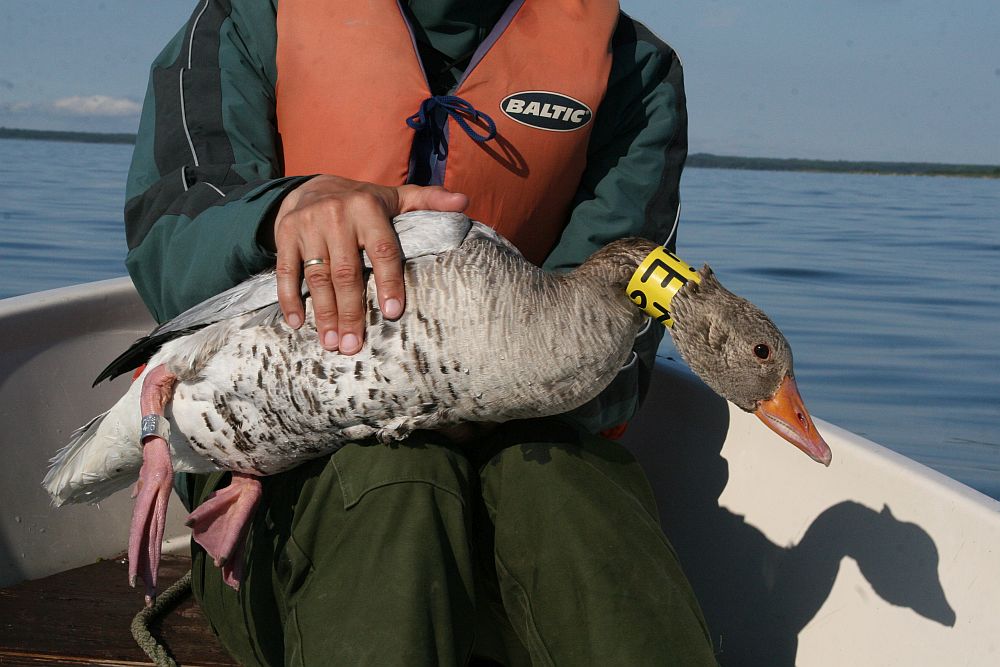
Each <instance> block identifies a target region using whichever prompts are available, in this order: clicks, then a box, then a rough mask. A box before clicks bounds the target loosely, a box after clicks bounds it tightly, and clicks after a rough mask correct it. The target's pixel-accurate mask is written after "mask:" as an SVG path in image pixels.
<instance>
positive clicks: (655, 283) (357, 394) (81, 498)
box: [43, 211, 831, 603]
mask: <svg viewBox="0 0 1000 667" xmlns="http://www.w3.org/2000/svg"><path fill="white" fill-rule="evenodd" d="M393 224H394V227H395V230H396V232H397V235H398V237H399V242H400V247H401V250H402V253H403V256H404V258H405V265H404V278H405V289H406V303H407V304H408V306H407V308H406V310H405V312H404V313H403V315H402V316H401V317H400V318H399V319H397V320H395V321H391V320H388V319H386V318H384V317H382V314H381V312H380V311H379V307H378V298H377V294H376V287H375V283H374V279H373V278H372V277H371V276H370V273H369V276H368V283H367V297H366V299H367V324H366V338H365V343H364V345H363V347H362V349H361V350H360V352H358V353H357V354H355V355H353V356H345V355H341V354H338V353H336V352H327V351H325V350H324V349H323V348H322V347H321V346H320V345H319V342H318V337H317V333H316V328H315V322H314V319H313V314H312V309H311V300H310V299H309V298H308V295H307V294H306V293H305V292H303V296H304V297H305V298H306V322H305V324H304V325H303V326H302V327H301V328H300V329H298V330H296V329H292V328H291V327H289V326H288V325H287V324H286V323H285V321H284V319H283V318H282V316H281V311H280V309H279V307H278V304H277V298H276V279H275V275H274V273H273V272H265V273H263V274H260V275H258V276H255V277H253V278H251V279H249V280H247V281H246V282H244V283H242V284H240V285H237V286H236V287H234V288H232V289H230V290H228V291H226V292H223V293H222V294H220V295H218V296H216V297H213V298H211V299H208V300H206V301H205V302H203V303H201V304H198V305H196V306H194V307H193V308H191V309H190V310H188V311H186V312H184V313H182V314H181V315H179V316H177V317H176V318H174V319H173V320H171V321H169V322H167V323H165V324H163V325H161V326H159V327H157V328H156V329H154V330H153V331H152V332H151V333H150V334H149V335H148V336H146V337H144V338H141V339H139V340H138V341H136V343H135V344H134V345H133V346H132V347H131V348H129V350H127V351H125V352H124V353H123V354H122V355H121V356H119V357H118V358H117V359H115V360H114V361H113V362H112V363H111V364H110V365H109V366H108V368H107V369H105V371H104V372H102V373H101V375H100V376H99V377H98V379H97V380H96V381H95V385H96V384H97V382H100V381H101V380H103V379H105V378H108V377H113V376H115V375H118V374H121V373H123V372H126V371H128V370H131V369H133V368H136V367H139V366H141V364H142V363H143V362H146V366H145V368H144V369H143V370H142V372H141V374H139V375H138V376H137V377H136V379H135V381H134V382H133V383H132V385H131V386H130V388H129V389H128V390H127V391H126V392H125V394H124V396H123V397H122V398H121V399H120V400H119V401H118V402H117V403H116V404H115V405H114V406H113V407H112V408H111V409H110V410H108V411H107V412H105V413H103V414H101V415H98V416H96V417H94V419H92V420H91V421H90V422H89V423H87V424H86V425H84V426H83V427H81V428H80V429H78V430H77V431H76V432H75V433H74V434H73V435H72V437H71V440H70V442H69V444H68V445H66V446H65V447H64V448H63V449H62V450H61V451H60V452H59V453H58V454H56V456H55V457H54V458H53V459H52V461H51V467H50V470H49V471H48V474H47V475H46V477H45V479H44V481H43V486H44V487H45V489H46V490H47V491H48V493H49V494H50V496H51V498H52V500H53V504H54V505H56V506H60V505H63V504H66V503H80V502H88V503H95V502H98V501H99V500H101V499H103V498H105V497H107V496H108V495H110V494H111V493H114V492H115V491H118V490H120V489H123V488H125V487H127V486H129V485H130V484H131V483H132V482H134V481H136V479H138V481H137V482H136V487H135V496H136V504H135V510H134V513H133V518H132V525H131V531H130V537H129V580H130V583H131V585H132V586H135V584H136V579H137V577H139V576H141V577H142V578H143V581H144V583H145V588H146V601H147V603H149V602H150V601H151V600H152V598H153V596H154V595H155V590H156V578H157V565H158V562H159V556H160V543H161V541H162V537H163V529H164V524H165V520H166V504H167V500H168V498H169V495H170V492H171V486H172V480H173V473H175V472H191V473H209V472H213V471H219V470H229V471H232V472H233V475H232V481H231V482H230V485H229V486H228V487H226V488H223V489H220V490H218V491H216V492H215V494H213V496H211V497H210V498H209V499H208V500H206V502H204V503H203V504H202V505H201V506H199V507H198V508H197V509H195V511H194V512H192V513H191V515H190V516H189V518H188V525H189V526H190V527H191V528H192V533H193V537H194V539H195V540H196V541H198V542H199V543H200V544H202V546H204V547H205V548H206V551H207V552H208V553H209V554H210V555H211V556H212V557H213V559H214V561H215V563H216V565H217V566H219V567H221V568H222V570H223V575H224V577H225V579H226V581H227V583H229V584H230V585H232V586H233V587H238V586H239V579H240V576H241V563H242V557H241V553H242V552H241V549H242V543H243V538H244V537H245V531H246V529H247V527H248V525H249V519H250V517H252V515H253V512H254V510H255V508H256V505H257V503H258V502H259V499H260V488H261V487H260V482H259V478H260V477H262V476H267V475H272V474H276V473H279V472H282V471H284V470H288V469H290V468H292V467H294V466H296V465H298V464H300V463H302V462H303V461H306V460H308V459H311V458H316V457H320V456H324V455H326V454H329V453H331V452H333V451H335V450H336V449H337V448H338V447H340V446H341V445H343V444H345V443H347V442H352V441H359V440H364V439H376V440H378V441H382V442H393V441H399V440H403V439H404V438H405V437H406V436H407V435H408V434H409V433H411V432H412V431H414V430H417V429H447V428H448V427H452V426H456V425H460V424H463V423H469V422H492V423H500V422H506V421H510V420H515V419H530V418H536V417H545V416H549V415H555V414H560V413H564V412H567V411H569V410H572V409H573V408H575V407H578V406H580V405H582V404H584V403H586V402H587V401H589V400H590V399H592V398H593V397H595V396H596V395H597V394H598V393H600V391H601V390H603V389H604V387H606V386H607V385H608V384H609V383H610V382H611V380H612V379H613V378H614V377H615V375H616V374H617V373H618V371H619V369H620V368H621V367H622V366H623V364H625V363H626V362H627V361H628V360H629V357H630V354H631V353H632V352H631V350H632V342H633V340H634V339H635V336H636V335H637V334H638V333H639V332H640V330H641V329H642V328H643V327H644V326H649V322H650V320H651V319H652V317H651V316H650V315H648V314H647V313H650V314H651V315H652V316H653V317H655V319H656V320H657V321H660V322H662V323H663V324H665V325H666V326H667V327H668V330H669V331H670V333H671V335H672V336H673V339H674V341H675V344H676V347H677V349H678V351H679V352H680V354H681V356H682V357H683V358H684V359H685V361H686V362H687V363H688V365H689V367H690V368H691V369H692V370H693V371H694V372H695V373H696V374H697V375H699V376H700V377H701V378H702V379H703V380H704V381H705V383H706V384H708V386H710V387H711V388H712V389H713V390H715V391H716V392H717V393H719V394H720V395H721V396H723V397H724V398H726V399H728V400H730V401H732V402H733V403H734V404H736V405H737V406H738V407H740V408H741V409H743V410H746V411H748V412H753V413H755V414H757V415H758V416H759V417H760V418H761V420H762V421H764V423H765V424H767V425H768V427H769V428H771V429H773V430H774V431H776V432H777V433H778V434H779V435H781V436H782V437H783V438H784V439H786V440H788V441H789V442H791V443H792V444H794V445H795V446H796V447H798V448H799V449H801V450H802V451H804V452H805V453H806V454H808V455H809V456H810V457H812V458H813V459H815V460H816V461H818V462H820V463H823V464H824V465H829V463H830V459H831V454H830V449H829V447H828V446H827V445H826V443H825V442H824V441H823V439H822V437H821V436H820V435H819V433H818V432H817V430H816V428H815V426H814V425H813V423H812V420H811V417H810V416H809V413H808V411H807V410H806V408H805V406H804V404H803V402H802V399H801V396H800V395H799V392H798V389H797V387H796V385H795V380H794V372H793V367H792V353H791V348H790V346H789V345H788V342H787V341H786V340H785V338H784V336H783V335H782V334H781V332H780V331H779V330H778V328H777V327H776V326H775V325H774V324H773V323H772V322H771V320H770V319H769V318H768V317H767V316H766V315H765V314H764V313H763V312H761V311H760V310H759V309H758V308H757V307H755V306H754V305H753V304H751V303H750V302H748V301H746V300H745V299H742V298H740V297H738V296H736V295H734V294H733V293H731V292H729V291H728V290H727V289H725V288H724V287H723V286H722V284H721V283H720V282H719V281H718V279H717V278H716V277H715V274H714V272H713V271H712V270H711V268H709V267H708V266H707V265H705V266H703V267H702V268H701V269H700V270H695V269H694V268H692V267H690V266H688V265H686V264H684V263H683V262H681V261H680V260H679V259H678V258H677V257H676V256H674V255H672V254H671V253H669V252H667V251H666V250H665V249H664V248H663V247H662V246H659V245H658V244H656V243H654V242H652V241H648V240H645V239H641V238H630V239H623V240H619V241H615V242H613V243H610V244H609V245H607V246H605V247H604V248H602V249H601V250H599V251H597V252H596V253H595V254H594V255H593V256H591V257H590V258H589V259H588V260H587V261H586V262H584V263H583V264H582V265H581V266H579V267H578V268H576V269H575V270H573V271H571V272H569V273H565V274H555V273H549V272H545V271H542V270H541V269H539V268H538V267H536V266H534V265H532V264H531V263H530V262H528V261H527V260H526V259H525V258H524V257H523V256H522V255H521V254H520V253H519V252H518V251H517V250H516V249H515V248H514V247H513V246H512V245H511V244H510V243H509V242H507V241H506V240H505V239H504V238H503V237H502V236H500V235H499V234H497V233H496V232H495V231H494V230H493V229H491V228H490V227H488V226H486V225H484V224H482V223H479V222H473V221H470V220H469V219H468V218H467V217H466V216H464V215H462V214H459V213H440V212H429V211H417V212H411V213H406V214H403V215H400V216H398V217H397V218H395V220H394V221H393ZM363 260H364V262H365V266H366V267H367V268H369V269H370V267H371V264H370V262H369V261H368V259H367V257H366V256H365V257H363ZM637 306H639V307H637ZM567 351H572V352H571V353H567ZM469 446H472V445H469Z"/></svg>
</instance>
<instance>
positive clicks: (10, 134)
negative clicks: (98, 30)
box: [0, 127, 1000, 178]
mask: <svg viewBox="0 0 1000 667" xmlns="http://www.w3.org/2000/svg"><path fill="white" fill-rule="evenodd" d="M0 139H40V140H45V141H75V142H82V143H89V144H134V143H135V135H134V134H126V133H122V134H107V133H103V132H58V131H52V130H18V129H13V128H8V127H0ZM687 166H688V167H700V168H703V169H752V170H756V171H822V172H834V173H845V174H846V173H849V174H902V175H919V176H967V177H980V178H1000V165H981V164H939V163H934V162H851V161H846V160H801V159H796V158H770V157H736V156H733V155H712V154H711V153H694V154H692V155H689V156H688V160H687Z"/></svg>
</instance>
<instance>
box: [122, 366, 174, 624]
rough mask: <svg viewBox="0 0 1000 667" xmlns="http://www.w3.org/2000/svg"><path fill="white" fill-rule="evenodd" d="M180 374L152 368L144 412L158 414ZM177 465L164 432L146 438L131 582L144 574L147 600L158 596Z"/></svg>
mask: <svg viewBox="0 0 1000 667" xmlns="http://www.w3.org/2000/svg"><path fill="white" fill-rule="evenodd" d="M176 381H177V378H176V377H175V376H174V375H172V374H171V373H170V372H168V371H167V369H166V368H165V367H164V366H158V367H157V368H155V369H153V370H152V371H150V372H149V373H148V374H147V375H146V377H145V379H144V380H143V385H142V394H141V397H140V399H139V403H140V406H141V412H142V416H146V415H158V416H159V417H161V418H162V416H163V408H164V407H165V406H166V404H167V403H169V402H170V399H171V397H172V396H173V388H174V383H175V382H176ZM173 482H174V467H173V464H172V463H171V461H170V445H168V444H167V441H166V440H164V438H163V437H161V436H160V435H155V434H154V435H147V436H146V437H144V438H143V449H142V468H141V469H140V470H139V481H138V482H136V485H135V491H134V493H133V498H135V506H134V507H133V509H132V525H131V528H130V530H129V537H128V560H129V565H128V578H129V585H131V586H133V587H134V586H135V582H136V579H137V578H138V577H139V576H141V577H142V580H143V583H144V584H145V589H146V604H147V605H149V604H152V601H153V598H154V597H155V596H156V575H157V571H158V570H159V566H160V548H161V546H162V543H163V529H164V526H165V525H166V522H167V503H168V502H169V501H170V493H171V492H172V491H173Z"/></svg>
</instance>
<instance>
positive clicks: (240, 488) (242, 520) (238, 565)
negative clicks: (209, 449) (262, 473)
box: [187, 472, 261, 589]
mask: <svg viewBox="0 0 1000 667" xmlns="http://www.w3.org/2000/svg"><path fill="white" fill-rule="evenodd" d="M260 495H261V485H260V480H258V479H257V478H256V477H254V476H252V475H246V474H243V473H239V472H234V473H233V478H232V480H231V481H230V482H229V486H227V487H225V488H222V489H219V490H218V491H216V492H215V493H213V494H212V495H210V496H209V497H208V498H206V499H205V502H203V503H202V504H201V505H199V506H198V507H197V508H196V509H195V510H194V511H193V512H191V514H190V515H188V519H187V525H188V526H190V528H191V534H192V536H193V537H194V540H195V542H197V543H198V544H200V545H201V546H202V547H204V548H205V551H206V552H207V553H208V555H209V556H211V557H212V559H213V560H214V561H215V566H216V567H220V568H222V578H223V579H224V580H225V582H226V583H227V584H229V585H230V586H232V587H233V588H235V589H239V587H240V579H242V577H243V547H244V545H245V543H246V534H247V531H248V530H249V528H250V520H251V519H252V518H253V513H254V511H256V509H257V505H258V503H259V502H260Z"/></svg>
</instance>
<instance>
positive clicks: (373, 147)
mask: <svg viewBox="0 0 1000 667" xmlns="http://www.w3.org/2000/svg"><path fill="white" fill-rule="evenodd" d="M617 19H618V3H617V2H615V1H612V0H516V1H515V2H513V3H512V4H511V6H510V8H509V9H508V10H507V12H506V13H505V14H504V16H503V17H501V19H500V20H499V21H498V23H497V25H496V27H495V28H494V29H493V31H492V32H491V33H490V35H489V36H488V37H487V38H486V40H484V42H483V44H482V45H481V46H480V47H479V49H478V50H477V52H476V53H475V54H474V55H473V57H472V61H471V62H470V64H469V67H468V68H467V69H466V72H465V75H464V76H463V78H462V80H461V81H460V82H459V84H458V86H457V88H456V90H455V91H454V92H453V95H454V96H455V97H452V98H447V99H446V98H444V97H438V98H435V97H434V96H433V95H432V94H431V92H430V90H429V88H428V84H427V80H426V77H425V76H424V72H423V68H422V66H421V63H420V58H419V55H418V52H417V50H416V47H415V43H414V41H413V38H412V35H411V32H410V27H409V24H408V23H407V21H406V19H405V18H404V16H403V14H402V12H401V10H400V8H399V5H398V3H397V2H396V1H395V0H368V1H366V2H347V1H340V2H337V1H329V2H320V1H317V0H281V2H279V3H278V47H277V68H278V82H277V123H278V131H279V133H280V135H281V141H282V149H283V154H284V164H285V173H286V175H302V174H315V173H328V174H336V175H339V176H344V177H348V178H353V179H357V180H364V181H369V182H373V183H381V184H384V185H401V184H404V183H407V182H414V178H413V175H414V173H415V169H416V168H417V166H415V164H414V161H415V160H419V159H421V158H420V157H419V156H416V155H415V153H414V151H413V146H414V139H415V136H416V133H415V131H414V129H412V128H411V127H410V126H409V125H407V119H408V118H410V117H413V120H411V123H413V122H417V121H419V119H418V118H417V115H418V112H419V111H421V109H422V110H423V111H425V112H426V113H425V114H424V116H425V118H424V119H423V120H424V121H426V123H427V124H433V121H434V119H435V118H438V119H440V120H441V122H440V130H441V132H440V133H439V134H438V135H437V139H440V138H441V134H442V133H443V136H444V141H441V142H440V143H442V144H445V148H444V150H439V151H438V152H437V153H436V154H433V155H431V156H430V158H429V159H430V163H431V164H430V170H431V173H432V175H433V178H431V179H430V180H429V181H428V182H429V183H437V184H442V185H444V186H445V187H446V188H448V189H450V190H453V191H456V192H463V193H465V194H467V195H469V198H470V200H471V203H470V206H469V209H468V211H467V213H468V214H469V215H470V217H472V218H474V219H478V220H483V221H484V222H489V223H490V224H492V225H493V226H494V227H495V228H496V229H497V230H498V231H499V232H501V233H502V234H504V235H505V236H506V237H507V238H509V239H510V240H511V241H512V242H513V243H514V244H515V245H516V246H518V248H520V249H521V251H522V252H523V253H524V254H525V256H526V257H528V259H530V260H531V261H533V262H535V263H538V264H540V263H541V262H542V260H543V259H544V258H545V257H546V255H548V253H549V252H550V251H551V250H552V248H553V247H554V246H555V244H556V243H557V242H558V240H559V236H560V234H561V233H562V230H563V227H564V226H565V224H566V221H567V218H568V213H569V210H570V206H571V204H572V199H573V197H574V195H575V194H576V192H577V188H578V186H579V182H580V176H581V174H582V173H583V169H584V167H585V166H586V154H587V144H588V140H589V138H590V131H591V128H592V126H593V123H592V119H593V113H594V112H595V111H596V110H597V108H598V107H599V106H600V103H601V100H602V99H603V98H604V94H605V91H606V88H607V80H608V73H609V71H610V68H611V52H610V42H611V35H612V33H613V31H614V28H615V25H616V22H617ZM456 97H457V98H460V99H459V100H458V102H456V101H455V98H456ZM430 100H433V102H431V101H430ZM465 102H468V103H469V104H471V106H472V107H473V108H474V110H475V111H478V112H482V113H483V114H486V115H487V116H489V117H490V119H492V121H493V122H495V128H496V136H495V138H492V139H491V140H488V141H483V140H482V137H484V136H488V129H489V127H488V126H489V124H490V123H489V121H488V120H487V119H484V118H482V117H481V116H479V115H478V114H476V113H473V112H471V111H469V110H468V109H466V108H464V107H463V104H464V103H465ZM435 106H436V107H437V108H436V109H435ZM448 109H450V110H451V111H449V110H448ZM446 114H447V115H446ZM463 121H464V124H465V125H466V126H467V129H463V127H462V125H463ZM418 166H419V165H418ZM425 171H426V170H425Z"/></svg>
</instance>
